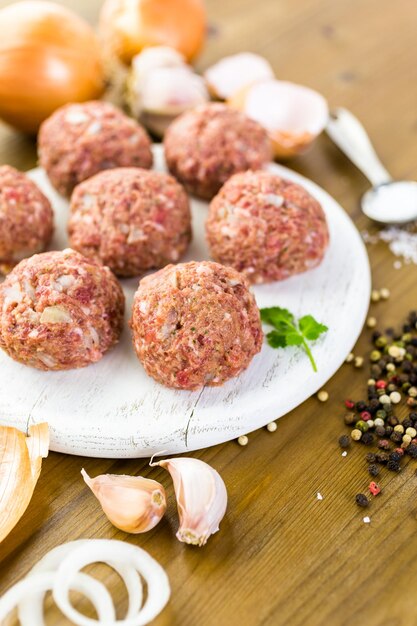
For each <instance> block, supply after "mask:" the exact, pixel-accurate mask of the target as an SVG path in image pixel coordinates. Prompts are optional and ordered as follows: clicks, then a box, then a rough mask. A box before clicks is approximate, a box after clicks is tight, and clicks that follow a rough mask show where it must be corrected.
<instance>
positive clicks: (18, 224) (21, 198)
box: [0, 165, 53, 274]
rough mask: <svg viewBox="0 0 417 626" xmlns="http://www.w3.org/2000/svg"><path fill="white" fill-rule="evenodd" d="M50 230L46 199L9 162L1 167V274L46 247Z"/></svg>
mask: <svg viewBox="0 0 417 626" xmlns="http://www.w3.org/2000/svg"><path fill="white" fill-rule="evenodd" d="M52 231H53V213H52V208H51V205H50V203H49V200H48V199H47V198H46V197H45V196H44V195H43V193H42V192H41V191H40V189H38V187H37V186H36V185H35V183H34V182H32V181H31V180H30V179H29V178H28V177H27V176H26V175H25V174H22V172H18V171H17V170H15V169H14V168H13V167H10V166H9V165H3V166H2V167H0V273H2V274H7V273H8V272H10V270H11V269H12V267H14V265H16V263H18V262H19V261H21V260H22V259H24V258H25V257H28V256H30V255H31V254H34V253H35V252H42V250H45V248H46V246H47V245H48V243H49V241H50V239H51V237H52Z"/></svg>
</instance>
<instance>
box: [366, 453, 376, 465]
mask: <svg viewBox="0 0 417 626" xmlns="http://www.w3.org/2000/svg"><path fill="white" fill-rule="evenodd" d="M365 458H366V460H367V461H368V463H375V461H376V454H374V453H373V452H368V454H367V455H366V457H365Z"/></svg>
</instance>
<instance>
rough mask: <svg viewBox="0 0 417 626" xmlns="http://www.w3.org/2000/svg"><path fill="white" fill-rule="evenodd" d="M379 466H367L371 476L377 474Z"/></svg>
mask: <svg viewBox="0 0 417 626" xmlns="http://www.w3.org/2000/svg"><path fill="white" fill-rule="evenodd" d="M379 471H380V470H379V467H378V465H375V464H372V465H370V466H369V467H368V472H369V473H370V475H371V476H378V474H379Z"/></svg>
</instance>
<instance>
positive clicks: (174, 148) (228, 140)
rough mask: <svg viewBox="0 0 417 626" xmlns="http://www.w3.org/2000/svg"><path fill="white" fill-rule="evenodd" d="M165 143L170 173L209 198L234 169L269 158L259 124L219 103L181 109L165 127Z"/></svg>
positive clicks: (268, 146)
mask: <svg viewBox="0 0 417 626" xmlns="http://www.w3.org/2000/svg"><path fill="white" fill-rule="evenodd" d="M164 146H165V158H166V161H167V164H168V167H169V169H170V171H171V173H172V174H174V176H176V178H178V180H180V181H181V182H182V183H183V184H184V185H185V186H186V187H187V189H188V190H189V191H190V193H193V194H195V195H196V196H200V197H201V198H208V199H210V198H212V197H213V196H214V194H216V193H217V192H218V190H219V189H220V187H221V186H222V185H223V183H225V182H226V180H227V179H228V178H230V176H232V175H233V174H236V172H242V171H245V170H248V169H259V168H261V167H263V165H265V164H266V163H268V161H270V160H271V158H272V152H271V144H270V140H269V139H268V135H267V133H266V131H265V130H264V129H263V128H262V126H260V125H259V124H258V122H255V121H253V120H250V119H249V118H247V117H246V116H245V115H244V114H243V113H240V112H239V111H235V110H233V109H230V108H229V107H227V106H226V105H224V104H220V103H211V104H205V105H202V106H199V107H196V108H195V109H193V110H192V111H188V112H186V113H183V114H182V115H181V116H180V117H178V118H177V119H176V120H175V121H174V122H173V124H171V126H170V127H169V128H168V131H167V133H166V134H165V140H164Z"/></svg>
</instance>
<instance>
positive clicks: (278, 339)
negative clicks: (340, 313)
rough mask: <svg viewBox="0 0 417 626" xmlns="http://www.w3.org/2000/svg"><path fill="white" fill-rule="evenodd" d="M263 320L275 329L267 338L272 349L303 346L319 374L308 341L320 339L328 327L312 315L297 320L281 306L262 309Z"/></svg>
mask: <svg viewBox="0 0 417 626" xmlns="http://www.w3.org/2000/svg"><path fill="white" fill-rule="evenodd" d="M261 320H262V321H263V322H264V323H265V324H269V325H270V326H273V327H274V329H275V330H271V332H269V333H268V334H267V336H266V339H267V341H268V343H269V345H270V346H271V347H272V348H286V347H287V346H301V347H302V348H303V349H304V350H305V352H306V354H307V356H308V358H309V359H310V363H311V365H312V367H313V370H314V371H315V372H317V365H316V362H315V360H314V358H313V355H312V353H311V350H310V346H309V345H308V343H307V341H315V340H316V339H318V338H319V337H320V335H321V334H322V333H325V332H326V331H327V330H328V328H327V326H325V325H324V324H320V322H317V321H316V320H315V319H314V317H313V316H312V315H304V316H303V317H300V318H299V319H298V320H296V319H295V318H294V315H293V314H292V313H290V311H288V309H281V307H279V306H272V307H269V308H266V309H261Z"/></svg>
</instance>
